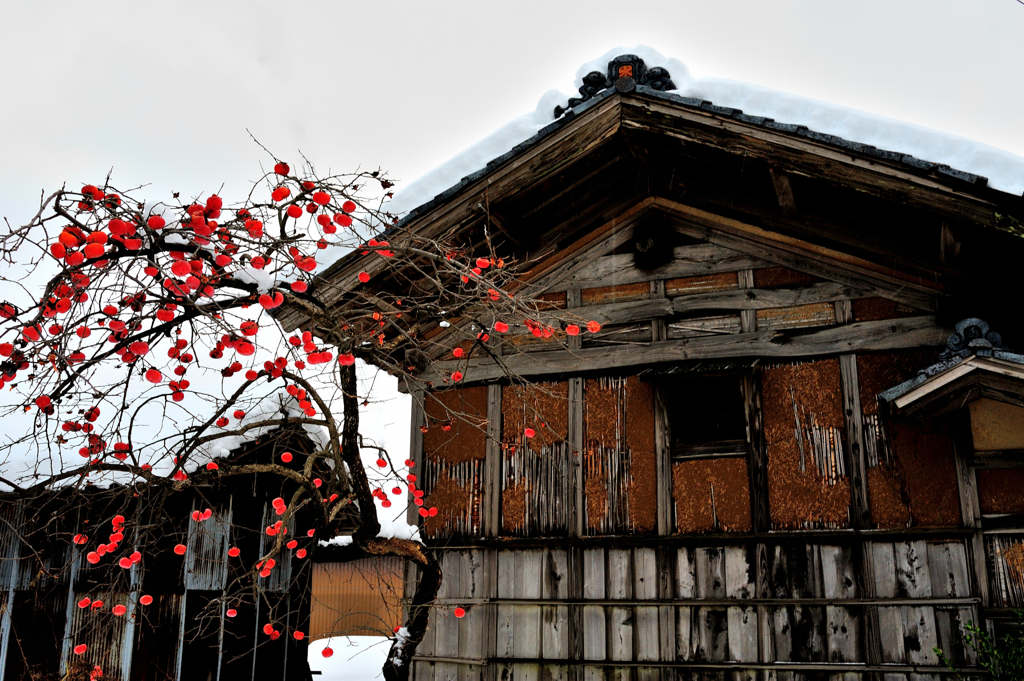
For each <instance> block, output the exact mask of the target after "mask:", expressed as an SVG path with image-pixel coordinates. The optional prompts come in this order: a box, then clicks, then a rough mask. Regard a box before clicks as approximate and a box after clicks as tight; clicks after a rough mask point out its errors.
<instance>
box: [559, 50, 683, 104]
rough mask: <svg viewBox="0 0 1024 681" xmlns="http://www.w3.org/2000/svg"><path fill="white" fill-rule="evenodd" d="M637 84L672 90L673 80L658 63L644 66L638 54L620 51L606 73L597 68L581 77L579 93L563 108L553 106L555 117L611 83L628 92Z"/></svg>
mask: <svg viewBox="0 0 1024 681" xmlns="http://www.w3.org/2000/svg"><path fill="white" fill-rule="evenodd" d="M637 85H642V86H644V87H647V88H650V89H652V90H675V89H676V85H675V83H673V82H672V76H671V75H670V74H669V72H668V71H667V70H665V69H663V68H661V67H660V66H656V67H654V68H653V69H648V68H647V65H646V64H644V60H643V59H641V58H640V57H638V56H636V55H635V54H623V55H619V56H618V57H616V58H615V59H612V60H611V61H610V62H608V73H607V75H605V74H603V73H601V72H600V71H591V72H590V73H588V74H587V75H585V76H583V85H581V86H580V95H581V96H580V97H572V98H571V99H570V100H569V104H568V106H567V107H562V106H556V107H555V118H558V117H560V116H561V115H562V114H564V113H565V112H566V111H567V110H568V109H572V108H574V107H577V106H579V105H580V104H582V103H583V102H586V101H587V100H590V99H593V98H594V96H595V95H597V93H598V92H601V91H602V90H607V89H608V88H610V87H613V86H614V87H615V90H616V91H618V92H632V91H633V90H635V89H636V86H637Z"/></svg>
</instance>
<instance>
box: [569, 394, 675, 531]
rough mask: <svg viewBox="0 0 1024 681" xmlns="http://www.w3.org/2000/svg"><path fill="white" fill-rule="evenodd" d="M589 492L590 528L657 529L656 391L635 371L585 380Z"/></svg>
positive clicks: (586, 491)
mask: <svg viewBox="0 0 1024 681" xmlns="http://www.w3.org/2000/svg"><path fill="white" fill-rule="evenodd" d="M584 405H585V414H586V417H585V420H584V423H585V434H584V443H585V450H584V459H583V476H584V484H585V488H584V495H585V500H586V512H587V522H586V526H587V533H588V534H592V535H600V534H627V533H634V532H650V531H652V530H653V529H654V523H655V520H654V519H655V513H656V504H657V494H656V492H655V488H654V479H655V474H654V461H655V457H654V393H653V388H652V386H651V385H650V384H648V383H643V382H641V381H639V380H638V379H637V378H636V377H635V376H630V377H608V376H604V377H601V378H597V379H591V380H588V381H587V382H586V383H585V394H584Z"/></svg>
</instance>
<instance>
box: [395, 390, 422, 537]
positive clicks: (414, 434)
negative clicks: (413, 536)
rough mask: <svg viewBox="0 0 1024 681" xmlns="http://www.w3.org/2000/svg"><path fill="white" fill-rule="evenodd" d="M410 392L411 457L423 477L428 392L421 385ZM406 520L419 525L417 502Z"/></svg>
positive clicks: (411, 506)
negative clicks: (425, 411)
mask: <svg viewBox="0 0 1024 681" xmlns="http://www.w3.org/2000/svg"><path fill="white" fill-rule="evenodd" d="M400 383H401V382H400ZM403 392H404V391H403ZM409 392H410V397H411V398H412V412H411V413H410V414H409V458H410V459H411V460H412V461H413V463H415V464H416V465H415V466H414V468H415V472H416V473H417V474H418V475H417V477H419V478H422V477H423V431H422V430H421V427H422V426H425V425H426V423H427V421H426V416H425V414H424V411H423V400H424V399H425V398H426V392H425V391H424V390H423V389H422V388H421V387H419V386H415V387H413V389H412V390H411V391H409ZM406 522H408V523H409V524H410V525H419V523H420V514H419V507H418V506H416V505H415V504H409V509H408V511H407V513H406Z"/></svg>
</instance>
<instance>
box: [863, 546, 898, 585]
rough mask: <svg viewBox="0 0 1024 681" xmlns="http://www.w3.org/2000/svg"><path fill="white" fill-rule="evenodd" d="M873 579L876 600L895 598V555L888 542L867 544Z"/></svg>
mask: <svg viewBox="0 0 1024 681" xmlns="http://www.w3.org/2000/svg"><path fill="white" fill-rule="evenodd" d="M868 550H870V552H871V561H872V566H873V568H872V573H873V577H874V587H875V596H876V597H878V598H895V597H896V553H895V548H894V547H893V545H892V544H890V543H889V542H872V543H871V544H869V549H868Z"/></svg>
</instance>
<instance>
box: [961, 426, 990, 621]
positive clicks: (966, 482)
mask: <svg viewBox="0 0 1024 681" xmlns="http://www.w3.org/2000/svg"><path fill="white" fill-rule="evenodd" d="M954 428H955V429H956V431H955V433H956V434H955V437H954V438H953V456H954V462H955V466H956V482H957V487H958V488H959V490H960V518H961V521H962V522H963V524H964V527H968V528H971V529H973V530H974V534H973V535H972V536H971V538H970V540H969V546H968V547H967V548H968V551H969V556H970V557H969V559H968V563H969V566H970V569H971V580H972V582H973V583H974V585H975V589H976V590H977V594H978V596H980V597H981V604H982V607H983V608H984V607H987V606H989V605H990V604H991V601H990V600H989V583H988V565H987V562H986V560H985V553H986V551H985V535H984V534H983V533H982V530H981V503H980V502H979V501H978V480H977V477H976V475H975V471H974V466H973V465H971V460H972V459H973V458H974V456H973V454H974V442H973V437H972V435H971V422H970V416H969V412H968V413H966V414H962V415H961V416H960V417H959V419H958V421H957V423H956V424H954ZM979 614H980V613H975V616H976V619H975V622H977V621H979V620H978V619H977V616H978V615H979Z"/></svg>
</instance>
